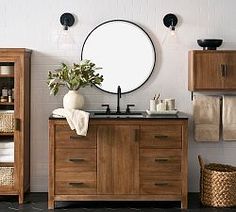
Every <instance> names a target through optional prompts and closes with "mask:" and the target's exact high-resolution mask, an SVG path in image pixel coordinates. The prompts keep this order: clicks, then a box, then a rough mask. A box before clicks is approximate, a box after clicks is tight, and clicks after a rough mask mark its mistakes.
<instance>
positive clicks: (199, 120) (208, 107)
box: [193, 96, 220, 141]
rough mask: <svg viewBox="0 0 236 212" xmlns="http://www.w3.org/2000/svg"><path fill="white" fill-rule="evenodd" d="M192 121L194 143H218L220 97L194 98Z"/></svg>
mask: <svg viewBox="0 0 236 212" xmlns="http://www.w3.org/2000/svg"><path fill="white" fill-rule="evenodd" d="M193 121H194V137H195V140H196V141H219V140H220V97H214V96H195V98H194V100H193Z"/></svg>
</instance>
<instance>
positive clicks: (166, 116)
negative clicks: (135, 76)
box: [49, 111, 189, 120]
mask: <svg viewBox="0 0 236 212" xmlns="http://www.w3.org/2000/svg"><path fill="white" fill-rule="evenodd" d="M87 112H89V113H90V115H89V118H90V119H113V120H114V119H122V120H123V119H132V120H133V119H188V118H189V117H188V115H187V114H186V113H183V112H178V113H177V114H175V115H171V114H158V115H148V114H147V112H145V111H138V112H139V113H141V114H142V115H140V116H135V115H134V116H132V115H124V114H123V115H120V116H119V115H116V116H114V117H111V116H109V115H105V114H104V115H94V113H97V112H101V111H87ZM49 119H65V118H64V117H61V116H58V115H51V116H50V117H49Z"/></svg>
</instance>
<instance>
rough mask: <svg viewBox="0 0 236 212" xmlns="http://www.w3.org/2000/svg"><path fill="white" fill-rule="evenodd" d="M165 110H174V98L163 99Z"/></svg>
mask: <svg viewBox="0 0 236 212" xmlns="http://www.w3.org/2000/svg"><path fill="white" fill-rule="evenodd" d="M164 102H165V105H166V110H175V99H165V100H164Z"/></svg>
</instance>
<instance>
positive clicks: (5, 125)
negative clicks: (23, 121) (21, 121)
mask: <svg viewBox="0 0 236 212" xmlns="http://www.w3.org/2000/svg"><path fill="white" fill-rule="evenodd" d="M0 132H6V133H7V132H14V111H13V110H6V111H0Z"/></svg>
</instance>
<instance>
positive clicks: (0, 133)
mask: <svg viewBox="0 0 236 212" xmlns="http://www.w3.org/2000/svg"><path fill="white" fill-rule="evenodd" d="M0 136H14V132H0Z"/></svg>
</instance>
